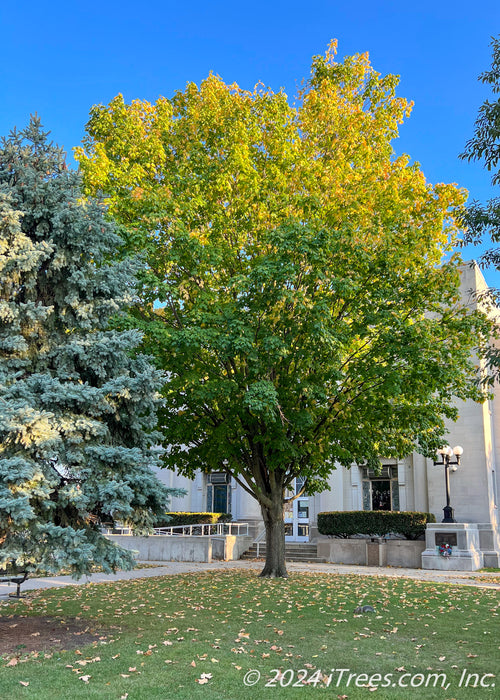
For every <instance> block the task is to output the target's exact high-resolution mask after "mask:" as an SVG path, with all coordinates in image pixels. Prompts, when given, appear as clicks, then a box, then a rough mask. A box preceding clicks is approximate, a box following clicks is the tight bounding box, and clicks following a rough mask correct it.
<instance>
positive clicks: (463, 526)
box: [422, 523, 484, 571]
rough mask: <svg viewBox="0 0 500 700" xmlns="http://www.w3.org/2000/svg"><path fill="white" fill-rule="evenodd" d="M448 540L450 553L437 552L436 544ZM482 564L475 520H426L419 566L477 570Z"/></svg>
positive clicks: (440, 569)
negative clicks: (429, 521) (466, 521)
mask: <svg viewBox="0 0 500 700" xmlns="http://www.w3.org/2000/svg"><path fill="white" fill-rule="evenodd" d="M445 542H446V543H448V544H449V545H450V546H451V556H449V557H444V556H442V555H441V554H440V553H439V545H440V544H443V543H445ZM483 566H484V558H483V552H482V551H481V547H480V542H479V529H478V525H477V524H476V523H428V524H427V528H426V531H425V550H424V551H423V552H422V568H423V569H437V570H439V571H477V569H481V568H482V567H483Z"/></svg>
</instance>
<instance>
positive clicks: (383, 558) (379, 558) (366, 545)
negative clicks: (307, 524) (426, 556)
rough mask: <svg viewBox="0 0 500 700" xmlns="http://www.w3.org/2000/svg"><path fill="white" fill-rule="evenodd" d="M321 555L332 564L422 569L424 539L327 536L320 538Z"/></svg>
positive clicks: (319, 549)
mask: <svg viewBox="0 0 500 700" xmlns="http://www.w3.org/2000/svg"><path fill="white" fill-rule="evenodd" d="M317 544H318V557H324V558H325V559H326V560H327V561H329V562H331V563H332V564H357V565H360V566H366V565H368V564H371V565H372V566H404V567H406V568H409V569H420V568H421V566H422V558H421V555H422V552H423V551H424V549H425V542H424V541H421V540H382V541H380V542H379V543H375V542H372V540H371V539H345V540H341V539H339V540H337V539H328V540H319V541H318V543H317Z"/></svg>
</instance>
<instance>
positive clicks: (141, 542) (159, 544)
mask: <svg viewBox="0 0 500 700" xmlns="http://www.w3.org/2000/svg"><path fill="white" fill-rule="evenodd" d="M106 537H107V538H108V539H109V540H111V542H115V543H116V544H118V545H120V547H123V548H124V549H129V550H132V551H135V552H137V559H138V560H140V561H199V562H202V561H203V562H211V561H212V560H213V559H222V560H224V561H232V560H233V559H239V558H240V556H241V555H242V554H243V552H244V551H245V550H247V549H248V548H249V547H250V545H251V543H252V538H251V537H247V536H245V535H225V536H220V537H215V536H214V537H195V536H192V537H189V536H187V535H186V536H184V535H179V536H177V535H175V536H167V535H165V536H164V535H152V536H151V537H137V536H135V535H106Z"/></svg>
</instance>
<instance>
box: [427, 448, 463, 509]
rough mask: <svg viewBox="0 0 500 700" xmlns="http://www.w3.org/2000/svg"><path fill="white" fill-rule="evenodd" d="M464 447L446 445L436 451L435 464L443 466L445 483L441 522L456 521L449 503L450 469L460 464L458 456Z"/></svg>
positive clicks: (454, 468) (452, 469) (454, 469)
mask: <svg viewBox="0 0 500 700" xmlns="http://www.w3.org/2000/svg"><path fill="white" fill-rule="evenodd" d="M463 452H464V449H463V447H460V445H457V446H456V447H454V448H453V449H452V448H451V447H449V446H448V445H445V446H444V447H441V448H440V449H439V450H438V451H437V455H438V459H439V458H441V459H440V460H439V461H434V464H435V465H436V466H438V467H439V466H440V467H444V478H445V483H446V505H445V507H444V508H443V512H444V518H443V519H442V521H441V522H443V523H456V522H457V521H456V520H455V518H454V517H453V515H454V513H453V508H452V507H451V505H450V469H451V471H453V472H455V471H456V470H457V467H458V465H459V464H460V456H461V455H462V454H463ZM453 456H454V457H455V461H454V462H452V460H451V458H452V457H453Z"/></svg>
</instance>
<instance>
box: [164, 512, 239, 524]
mask: <svg viewBox="0 0 500 700" xmlns="http://www.w3.org/2000/svg"><path fill="white" fill-rule="evenodd" d="M231 520H232V515H231V514H230V513H189V512H186V513H182V512H168V513H165V515H164V516H163V517H159V518H157V520H156V523H155V527H173V526H174V525H207V524H208V523H209V524H213V523H229V522H231Z"/></svg>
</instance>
